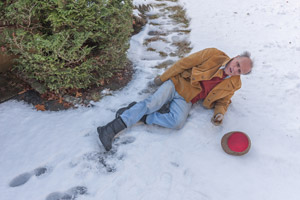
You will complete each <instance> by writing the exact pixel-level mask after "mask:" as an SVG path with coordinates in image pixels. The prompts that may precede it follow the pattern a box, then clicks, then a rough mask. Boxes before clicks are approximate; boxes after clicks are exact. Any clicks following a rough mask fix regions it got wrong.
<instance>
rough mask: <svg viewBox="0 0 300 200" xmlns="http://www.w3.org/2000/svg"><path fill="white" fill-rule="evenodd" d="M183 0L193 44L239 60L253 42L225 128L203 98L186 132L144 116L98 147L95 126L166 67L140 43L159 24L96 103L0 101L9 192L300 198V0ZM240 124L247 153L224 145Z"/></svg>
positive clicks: (113, 198)
mask: <svg viewBox="0 0 300 200" xmlns="http://www.w3.org/2000/svg"><path fill="white" fill-rule="evenodd" d="M141 1H142V0H140V1H137V0H136V2H137V3H138V2H141ZM151 1H152V2H155V0H151ZM162 2H163V1H157V3H162ZM164 3H167V4H170V5H175V4H176V2H175V3H174V2H170V1H166V2H164ZM180 4H181V5H184V7H185V8H186V9H187V14H188V16H189V17H190V19H191V26H190V28H191V30H192V31H191V33H190V41H191V43H192V45H193V47H194V48H193V52H196V51H198V50H201V49H204V48H207V47H216V48H219V49H221V50H223V51H224V52H226V53H227V54H228V55H230V56H232V57H233V56H235V55H237V54H239V53H241V52H243V51H244V50H248V51H250V52H251V53H252V55H253V57H254V60H255V68H254V70H253V72H252V73H251V74H250V75H247V76H244V77H243V78H242V82H243V86H242V88H241V90H239V91H238V92H236V94H235V95H234V97H233V98H232V104H231V105H230V107H229V109H228V112H227V113H226V116H225V119H224V123H223V125H222V126H220V127H216V126H214V125H213V124H211V122H210V118H211V116H212V114H213V111H212V110H207V109H205V108H203V107H202V105H200V104H197V105H194V108H193V110H192V111H191V113H190V116H189V118H188V120H187V123H186V124H185V126H184V127H183V129H181V130H179V131H174V130H169V129H165V128H161V127H157V126H146V125H142V124H138V125H136V126H134V127H132V128H130V129H128V130H126V131H125V132H124V133H123V134H122V135H121V136H120V137H119V138H118V140H117V141H116V142H115V146H114V149H113V151H112V152H110V153H104V152H105V151H104V149H103V147H101V146H99V145H98V142H97V133H96V127H97V126H99V125H104V124H106V123H107V122H109V121H111V120H112V119H113V118H114V114H115V111H116V110H117V109H118V108H119V107H121V106H124V105H127V104H128V103H130V102H131V101H134V100H135V101H139V100H142V99H144V98H145V97H147V96H148V95H149V91H151V90H152V88H151V87H150V89H149V82H150V81H151V80H152V79H153V78H154V77H155V76H156V75H157V74H160V73H162V72H163V70H162V69H156V68H153V66H154V65H156V64H158V60H159V59H157V58H159V57H157V56H155V55H153V56H148V57H147V55H148V53H149V52H146V51H145V47H143V46H142V45H141V44H142V43H143V41H144V39H145V38H146V37H147V33H148V32H149V31H150V30H153V29H154V27H151V26H150V25H149V24H148V25H146V27H145V28H144V29H143V31H142V32H140V33H139V34H138V35H136V36H134V37H133V38H132V40H131V48H130V50H129V52H128V56H129V58H130V59H131V60H133V62H134V64H135V67H136V73H135V74H134V77H133V80H132V81H131V82H130V83H129V85H128V86H127V87H125V88H123V89H122V90H120V91H116V92H113V93H112V95H110V96H106V97H105V98H103V99H102V100H101V101H100V102H97V103H94V104H93V105H94V106H93V107H90V108H84V107H80V108H78V109H76V110H69V111H61V112H41V111H36V110H35V109H34V108H33V107H32V106H30V105H27V104H25V103H22V102H16V101H8V102H5V103H2V104H0V161H1V163H0V172H1V173H0V199H1V200H29V199H30V200H43V199H46V200H56V199H63V198H64V199H72V198H74V197H76V199H78V200H80V199H84V200H96V199H97V200H98V199H103V200H127V199H128V200H129V199H130V200H131V199H134V200H135V199H138V200H140V199H142V200H146V199H149V200H150V199H155V200H165V199H172V200H175V199H176V200H177V199H182V200H192V199H193V200H209V199H211V200H220V199H222V200H237V199H239V200H240V199H245V200H253V199H263V200H282V199H287V200H298V199H299V196H300V191H299V187H300V158H299V155H300V119H299V118H300V103H299V99H300V71H299V68H300V62H299V57H300V1H299V0H288V1H287V0H269V1H262V0H251V1H240V0H239V1H238V0H227V1H223V0H209V1H207V0H180ZM157 12H159V10H158V9H153V10H152V11H150V13H152V14H155V13H157ZM156 22H161V23H162V21H160V19H156ZM164 25H165V28H168V26H172V24H168V23H166V24H164ZM173 26H175V25H173ZM169 28H170V27H169ZM170 37H171V36H170ZM171 38H172V37H171ZM173 38H174V37H173ZM158 46H159V47H161V48H163V47H162V46H161V44H159V45H158ZM151 58H153V59H152V60H151ZM154 58H155V59H154ZM160 61H161V60H160ZM233 130H239V131H244V132H246V133H247V134H248V135H249V136H250V138H251V141H252V147H251V149H250V151H249V153H248V154H246V155H244V156H241V157H235V156H230V155H227V154H226V153H224V152H223V150H222V148H221V145H220V141H221V138H222V136H223V135H224V134H225V133H227V132H229V131H233ZM22 181H23V183H24V184H22ZM17 185H19V186H17ZM12 186H15V187H12Z"/></svg>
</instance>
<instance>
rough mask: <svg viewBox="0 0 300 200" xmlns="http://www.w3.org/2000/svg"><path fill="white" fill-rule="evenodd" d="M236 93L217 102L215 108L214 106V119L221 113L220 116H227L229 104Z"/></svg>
mask: <svg viewBox="0 0 300 200" xmlns="http://www.w3.org/2000/svg"><path fill="white" fill-rule="evenodd" d="M233 94H234V93H230V94H228V95H227V96H225V97H223V98H221V99H218V100H217V101H216V102H215V106H214V117H215V116H216V115H217V114H218V113H220V114H223V115H225V113H226V111H227V108H228V106H229V104H230V103H231V97H232V96H233Z"/></svg>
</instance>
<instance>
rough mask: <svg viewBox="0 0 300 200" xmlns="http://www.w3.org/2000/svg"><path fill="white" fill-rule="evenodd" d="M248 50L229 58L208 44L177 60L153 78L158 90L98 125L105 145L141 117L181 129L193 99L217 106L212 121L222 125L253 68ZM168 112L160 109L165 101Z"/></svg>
mask: <svg viewBox="0 0 300 200" xmlns="http://www.w3.org/2000/svg"><path fill="white" fill-rule="evenodd" d="M252 66H253V64H252V60H251V59H250V54H249V53H248V52H245V53H243V54H242V55H239V56H236V57H234V58H229V57H228V56H227V55H226V54H225V53H224V52H222V51H220V50H218V49H215V48H208V49H204V50H202V51H199V52H197V53H194V54H192V55H190V56H188V57H186V58H183V59H181V60H179V61H178V62H176V63H175V64H174V65H173V66H172V67H170V68H169V69H168V70H166V71H165V72H164V73H163V74H162V75H161V76H159V77H157V78H155V80H154V82H155V84H157V85H160V87H159V88H158V90H157V91H156V92H155V93H154V94H153V95H151V96H149V97H148V98H147V99H145V100H143V101H140V102H138V103H136V102H132V103H131V104H129V105H128V106H127V107H125V108H121V109H119V110H118V111H117V113H116V119H114V120H113V121H111V122H110V123H108V124H107V125H105V126H100V127H98V128H97V131H98V134H99V139H100V141H101V143H102V144H103V146H104V147H105V149H106V150H107V151H109V150H110V149H111V148H112V142H113V139H114V137H115V136H116V135H117V134H118V133H119V132H120V131H122V130H123V129H125V128H127V127H131V126H133V125H134V124H135V123H137V122H139V121H142V122H144V123H145V124H156V125H160V126H162V127H166V128H171V129H180V128H181V127H182V126H183V125H184V123H185V121H186V119H187V117H188V114H189V111H190V109H191V107H192V105H193V104H194V103H196V102H197V101H200V100H201V101H203V106H204V107H206V108H214V115H213V117H212V122H213V124H215V125H220V124H221V123H222V121H223V118H224V114H225V112H226V111H227V107H228V106H229V104H230V103H231V100H230V99H231V97H232V96H233V94H234V92H235V91H237V90H238V89H240V88H241V79H240V75H244V74H248V73H249V72H251V70H252ZM166 104H167V105H169V110H168V112H161V108H162V107H163V106H164V105H166Z"/></svg>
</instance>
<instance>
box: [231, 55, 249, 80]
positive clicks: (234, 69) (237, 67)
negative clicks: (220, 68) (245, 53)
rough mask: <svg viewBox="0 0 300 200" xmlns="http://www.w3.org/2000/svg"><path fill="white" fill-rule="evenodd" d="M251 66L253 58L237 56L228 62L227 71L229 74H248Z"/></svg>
mask: <svg viewBox="0 0 300 200" xmlns="http://www.w3.org/2000/svg"><path fill="white" fill-rule="evenodd" d="M251 68H252V67H251V60H250V59H249V58H247V57H241V56H236V57H234V58H233V59H232V60H231V61H229V63H227V65H226V68H225V73H226V74H228V75H229V76H236V75H241V74H247V73H249V72H250V71H251Z"/></svg>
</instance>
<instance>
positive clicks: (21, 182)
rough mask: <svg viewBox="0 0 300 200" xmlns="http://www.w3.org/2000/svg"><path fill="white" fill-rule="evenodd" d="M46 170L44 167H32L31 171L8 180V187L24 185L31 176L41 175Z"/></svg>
mask: <svg viewBox="0 0 300 200" xmlns="http://www.w3.org/2000/svg"><path fill="white" fill-rule="evenodd" d="M47 171H48V169H47V168H46V167H38V168H36V169H34V170H33V171H32V172H25V173H23V174H20V175H18V176H16V177H15V178H14V179H13V180H11V181H10V183H9V186H10V187H18V186H21V185H24V184H25V183H26V182H27V181H28V180H29V179H30V178H31V177H32V176H37V177H38V176H41V175H43V174H45V173H46V172H47Z"/></svg>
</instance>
